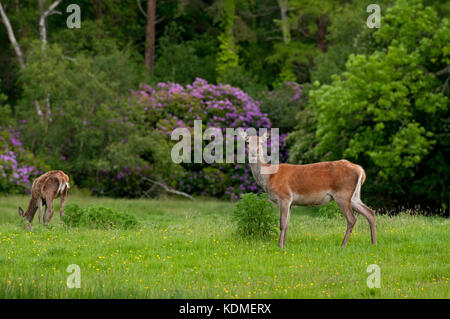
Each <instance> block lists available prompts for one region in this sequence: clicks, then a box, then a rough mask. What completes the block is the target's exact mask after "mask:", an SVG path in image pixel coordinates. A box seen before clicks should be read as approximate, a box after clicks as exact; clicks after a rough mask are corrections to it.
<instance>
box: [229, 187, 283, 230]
mask: <svg viewBox="0 0 450 319" xmlns="http://www.w3.org/2000/svg"><path fill="white" fill-rule="evenodd" d="M233 221H234V222H235V224H236V225H237V233H238V234H239V235H240V236H242V237H251V238H268V237H270V236H271V235H273V234H275V233H276V231H277V214H276V213H275V208H274V206H273V205H272V203H271V202H270V201H269V199H268V197H267V194H260V195H258V194H254V193H247V194H244V195H242V196H241V199H240V200H239V202H237V203H236V205H235V207H234V211H233Z"/></svg>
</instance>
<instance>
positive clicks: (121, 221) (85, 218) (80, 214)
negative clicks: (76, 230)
mask: <svg viewBox="0 0 450 319" xmlns="http://www.w3.org/2000/svg"><path fill="white" fill-rule="evenodd" d="M63 222H64V225H65V226H67V227H87V228H95V229H112V228H119V229H133V228H136V227H137V226H138V221H137V219H136V217H134V216H133V215H130V214H127V213H124V212H120V211H117V210H115V209H112V208H109V207H104V206H90V207H88V208H81V207H80V206H78V205H77V204H71V205H68V206H67V207H66V209H65V214H64V216H63Z"/></svg>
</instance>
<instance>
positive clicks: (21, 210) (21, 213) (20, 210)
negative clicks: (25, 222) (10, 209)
mask: <svg viewBox="0 0 450 319" xmlns="http://www.w3.org/2000/svg"><path fill="white" fill-rule="evenodd" d="M23 215H24V213H23V209H22V207H19V216H20V217H23Z"/></svg>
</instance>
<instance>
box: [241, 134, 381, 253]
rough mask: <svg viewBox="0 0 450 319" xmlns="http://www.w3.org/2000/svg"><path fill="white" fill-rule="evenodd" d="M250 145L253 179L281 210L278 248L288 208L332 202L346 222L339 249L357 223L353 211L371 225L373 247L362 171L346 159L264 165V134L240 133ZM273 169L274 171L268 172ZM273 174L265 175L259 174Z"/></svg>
mask: <svg viewBox="0 0 450 319" xmlns="http://www.w3.org/2000/svg"><path fill="white" fill-rule="evenodd" d="M240 134H241V137H242V138H243V139H244V140H245V141H246V142H247V143H248V144H249V159H250V167H251V170H252V173H253V177H254V178H255V180H256V182H257V183H258V184H259V185H260V186H261V187H262V188H263V189H264V190H265V191H266V192H267V194H268V196H269V198H270V199H271V200H272V201H274V202H276V203H277V204H278V205H279V207H280V240H279V247H280V248H283V247H284V246H285V245H286V231H287V227H288V223H289V217H290V214H291V205H292V204H294V205H301V206H320V205H324V204H326V203H328V202H329V201H331V200H332V199H334V200H335V201H336V202H337V203H338V205H339V208H340V209H341V211H342V212H343V213H344V216H345V218H346V219H347V231H346V232H345V237H344V241H343V242H342V246H346V245H347V242H348V238H349V237H350V234H351V232H352V229H353V226H354V225H355V223H356V217H355V215H354V214H353V209H354V210H356V211H357V212H358V213H360V214H361V215H363V216H364V217H365V218H366V219H367V221H368V222H369V225H370V232H371V237H372V244H374V245H375V244H376V237H375V213H374V212H373V210H372V209H370V208H369V207H367V206H366V205H365V204H364V203H363V202H362V201H361V199H360V195H361V185H362V184H363V183H364V181H365V179H366V174H365V173H364V169H363V168H362V167H361V166H359V165H356V164H353V163H351V162H349V161H347V160H340V161H332V162H320V163H314V164H307V165H293V164H279V165H278V167H276V166H275V165H271V164H267V163H266V162H265V161H264V156H263V148H262V145H263V143H264V142H266V140H267V134H264V135H263V136H261V137H258V136H249V135H248V134H247V133H246V132H240ZM271 168H274V169H271ZM262 170H263V171H266V172H267V171H272V172H273V173H272V174H270V173H269V174H264V173H261V171H262Z"/></svg>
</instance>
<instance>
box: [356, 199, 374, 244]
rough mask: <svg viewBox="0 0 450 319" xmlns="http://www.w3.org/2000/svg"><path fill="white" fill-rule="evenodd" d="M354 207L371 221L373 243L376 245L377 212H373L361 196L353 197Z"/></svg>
mask: <svg viewBox="0 0 450 319" xmlns="http://www.w3.org/2000/svg"><path fill="white" fill-rule="evenodd" d="M352 207H353V209H354V210H356V211H357V212H358V213H360V214H361V215H363V216H364V217H365V218H366V219H367V221H368V222H369V226H370V235H371V239H372V244H374V245H376V244H377V239H376V233H375V213H374V212H373V210H371V209H370V208H369V207H367V206H366V204H364V203H363V202H362V201H361V199H359V198H353V199H352Z"/></svg>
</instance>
